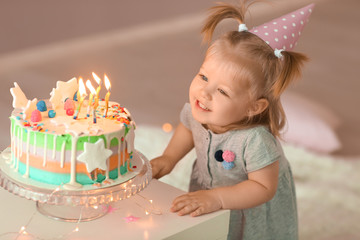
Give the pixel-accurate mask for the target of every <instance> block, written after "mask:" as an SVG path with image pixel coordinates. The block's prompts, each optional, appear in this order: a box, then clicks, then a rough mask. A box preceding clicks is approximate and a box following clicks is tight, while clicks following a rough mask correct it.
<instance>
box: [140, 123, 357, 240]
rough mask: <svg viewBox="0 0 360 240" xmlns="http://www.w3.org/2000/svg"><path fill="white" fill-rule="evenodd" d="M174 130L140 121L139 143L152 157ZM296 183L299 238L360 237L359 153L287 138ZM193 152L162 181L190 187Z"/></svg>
mask: <svg viewBox="0 0 360 240" xmlns="http://www.w3.org/2000/svg"><path fill="white" fill-rule="evenodd" d="M171 135H172V133H171V132H170V133H166V132H164V131H163V130H162V129H161V128H157V127H153V126H138V127H137V131H136V138H135V139H136V140H135V147H136V149H137V150H139V151H140V152H142V153H143V154H144V155H145V156H146V157H147V158H148V159H149V160H151V159H153V158H155V157H157V156H159V155H160V154H161V153H162V152H163V151H164V149H165V148H166V146H167V143H168V142H169V140H170V138H171ZM283 148H284V152H285V155H286V157H287V158H288V160H289V162H290V164H291V166H292V170H293V174H294V178H295V184H296V192H297V201H298V212H299V237H300V239H304V240H315V239H316V240H325V239H326V240H335V239H341V240H353V239H360V230H359V229H360V228H359V226H360V156H359V157H352V158H345V157H343V158H342V157H335V156H331V155H322V154H317V153H314V152H311V151H308V150H306V149H304V148H301V147H299V146H294V145H291V144H286V143H283ZM194 159H195V153H194V151H191V152H190V153H189V154H187V155H186V156H185V157H184V159H182V160H181V161H180V162H179V163H178V164H177V165H176V167H175V168H174V170H173V171H172V172H171V173H170V174H169V175H167V176H165V177H163V178H161V179H160V180H161V181H163V182H165V183H168V184H170V185H172V186H174V187H177V188H179V189H181V190H184V191H187V188H188V185H189V176H190V171H191V166H192V163H193V161H194Z"/></svg>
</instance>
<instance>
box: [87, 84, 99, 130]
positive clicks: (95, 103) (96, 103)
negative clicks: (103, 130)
mask: <svg viewBox="0 0 360 240" xmlns="http://www.w3.org/2000/svg"><path fill="white" fill-rule="evenodd" d="M86 86H87V87H88V89H89V90H90V92H91V94H92V95H95V102H94V108H93V118H94V123H96V115H95V114H96V113H95V111H96V108H97V105H98V101H99V99H98V98H96V90H95V88H94V87H93V86H92V85H91V82H90V81H88V82H86Z"/></svg>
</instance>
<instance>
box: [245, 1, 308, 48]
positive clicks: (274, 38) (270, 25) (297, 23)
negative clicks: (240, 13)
mask: <svg viewBox="0 0 360 240" xmlns="http://www.w3.org/2000/svg"><path fill="white" fill-rule="evenodd" d="M313 8H314V4H310V5H308V6H306V7H303V8H301V9H298V10H296V11H294V12H291V13H288V14H286V15H284V16H282V17H279V18H276V19H274V20H272V21H270V22H267V23H264V24H262V25H260V26H257V27H254V28H253V29H251V30H250V32H252V33H253V34H255V35H257V36H258V37H260V38H261V39H263V40H264V41H265V42H266V43H267V44H269V45H270V46H271V47H272V48H273V49H274V50H276V49H282V50H286V51H289V50H292V49H293V48H294V47H295V46H296V43H297V41H298V39H299V37H300V35H301V32H302V30H303V29H304V27H305V25H306V23H307V22H308V21H309V17H310V14H311V12H312V10H313Z"/></svg>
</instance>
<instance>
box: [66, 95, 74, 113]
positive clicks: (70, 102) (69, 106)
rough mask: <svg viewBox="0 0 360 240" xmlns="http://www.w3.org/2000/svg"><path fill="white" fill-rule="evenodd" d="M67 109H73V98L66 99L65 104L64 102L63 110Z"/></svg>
mask: <svg viewBox="0 0 360 240" xmlns="http://www.w3.org/2000/svg"><path fill="white" fill-rule="evenodd" d="M68 109H72V110H74V109H75V102H74V100H72V99H70V98H68V99H66V101H65V104H64V110H66V111H67V110H68Z"/></svg>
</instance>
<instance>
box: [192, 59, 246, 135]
mask: <svg viewBox="0 0 360 240" xmlns="http://www.w3.org/2000/svg"><path fill="white" fill-rule="evenodd" d="M219 66H222V65H221V64H220V61H219V60H218V58H216V57H210V58H206V59H205V61H204V63H203V65H202V66H201V68H200V71H199V73H198V74H197V75H196V76H195V78H194V79H193V81H192V83H191V85H190V90H189V99H190V104H191V110H192V114H193V116H194V118H195V119H196V120H197V121H198V122H200V123H201V124H203V125H205V127H207V128H209V129H210V130H212V131H213V132H215V133H222V132H225V131H227V130H228V126H229V125H231V124H235V123H238V122H239V121H241V120H242V119H244V118H245V117H247V116H249V114H250V113H249V110H250V109H251V106H252V104H253V103H252V100H251V97H250V92H249V86H248V85H249V84H248V83H247V81H246V80H245V79H244V78H242V77H241V76H239V74H238V76H236V78H235V71H234V70H232V69H231V68H229V69H228V70H225V67H219ZM240 75H241V74H240Z"/></svg>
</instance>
